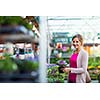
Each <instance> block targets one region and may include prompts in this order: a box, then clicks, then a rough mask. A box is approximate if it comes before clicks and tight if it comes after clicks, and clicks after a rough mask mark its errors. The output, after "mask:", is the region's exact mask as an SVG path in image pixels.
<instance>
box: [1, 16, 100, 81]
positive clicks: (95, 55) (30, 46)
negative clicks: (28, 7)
mask: <svg viewBox="0 0 100 100" xmlns="http://www.w3.org/2000/svg"><path fill="white" fill-rule="evenodd" d="M77 34H80V35H81V36H82V37H83V39H84V43H83V49H84V50H85V51H86V52H87V53H88V65H87V69H86V70H87V71H88V72H89V75H90V78H91V83H99V82H100V62H99V60H100V16H0V82H1V83H2V82H3V83H67V82H68V78H67V77H68V75H69V74H68V73H64V72H63V71H62V70H61V68H66V67H67V66H69V65H70V64H69V60H70V56H71V54H72V52H73V50H72V38H73V36H75V35H77ZM76 75H77V74H76Z"/></svg>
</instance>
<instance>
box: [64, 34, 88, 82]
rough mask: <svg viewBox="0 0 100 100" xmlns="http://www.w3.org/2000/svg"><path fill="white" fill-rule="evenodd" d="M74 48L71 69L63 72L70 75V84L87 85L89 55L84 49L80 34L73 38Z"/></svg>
mask: <svg viewBox="0 0 100 100" xmlns="http://www.w3.org/2000/svg"><path fill="white" fill-rule="evenodd" d="M72 46H73V47H74V52H73V53H72V55H71V57H70V60H69V62H70V64H69V65H70V67H69V68H64V69H63V71H64V72H66V73H68V83H86V72H87V66H88V53H87V52H86V51H85V50H84V49H83V48H82V46H83V38H82V36H81V35H80V34H77V35H75V36H73V38H72Z"/></svg>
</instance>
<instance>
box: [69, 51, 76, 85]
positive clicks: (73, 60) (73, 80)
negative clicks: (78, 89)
mask: <svg viewBox="0 0 100 100" xmlns="http://www.w3.org/2000/svg"><path fill="white" fill-rule="evenodd" d="M77 56H78V54H75V53H73V54H72V55H71V57H70V60H69V62H70V67H71V68H77ZM69 82H71V83H76V74H75V73H69Z"/></svg>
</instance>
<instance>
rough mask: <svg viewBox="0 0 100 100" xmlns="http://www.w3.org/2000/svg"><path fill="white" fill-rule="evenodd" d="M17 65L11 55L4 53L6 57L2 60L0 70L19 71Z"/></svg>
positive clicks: (4, 71)
mask: <svg viewBox="0 0 100 100" xmlns="http://www.w3.org/2000/svg"><path fill="white" fill-rule="evenodd" d="M17 69H18V67H17V65H16V64H15V63H14V62H12V60H11V59H10V56H9V55H7V54H6V55H4V59H2V60H0V72H1V73H11V72H15V71H17Z"/></svg>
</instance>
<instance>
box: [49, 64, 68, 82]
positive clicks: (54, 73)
mask: <svg viewBox="0 0 100 100" xmlns="http://www.w3.org/2000/svg"><path fill="white" fill-rule="evenodd" d="M58 68H59V66H57V65H55V66H52V67H49V68H48V69H47V79H48V82H49V83H64V80H65V77H66V74H65V73H59V70H58Z"/></svg>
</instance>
